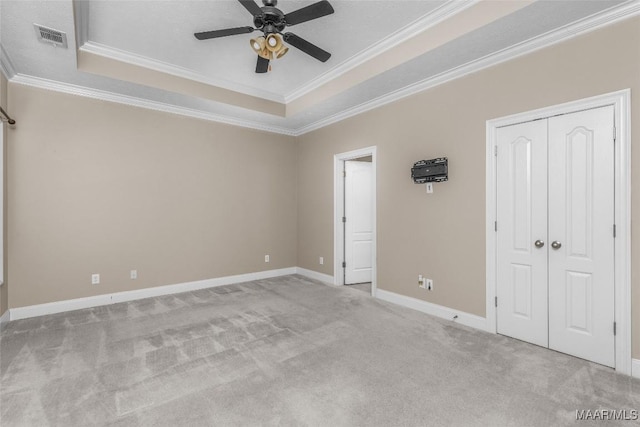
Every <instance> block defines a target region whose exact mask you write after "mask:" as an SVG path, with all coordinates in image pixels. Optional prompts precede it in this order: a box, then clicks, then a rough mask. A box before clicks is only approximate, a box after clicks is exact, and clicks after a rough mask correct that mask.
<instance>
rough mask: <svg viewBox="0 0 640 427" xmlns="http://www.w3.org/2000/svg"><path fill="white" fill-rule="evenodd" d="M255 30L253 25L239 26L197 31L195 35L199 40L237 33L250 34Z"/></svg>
mask: <svg viewBox="0 0 640 427" xmlns="http://www.w3.org/2000/svg"><path fill="white" fill-rule="evenodd" d="M253 30H254V28H253V27H237V28H227V29H224V30H215V31H204V32H202V33H195V34H194V36H196V38H197V39H198V40H207V39H215V38H218V37H226V36H235V35H236V34H249V33H252V32H253Z"/></svg>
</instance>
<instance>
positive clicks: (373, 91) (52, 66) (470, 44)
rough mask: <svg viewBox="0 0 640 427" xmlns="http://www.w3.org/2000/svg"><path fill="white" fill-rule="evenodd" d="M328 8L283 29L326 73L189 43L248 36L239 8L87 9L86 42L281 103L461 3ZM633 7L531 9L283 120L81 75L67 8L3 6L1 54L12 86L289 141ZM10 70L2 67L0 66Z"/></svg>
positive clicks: (542, 4) (340, 1)
mask: <svg viewBox="0 0 640 427" xmlns="http://www.w3.org/2000/svg"><path fill="white" fill-rule="evenodd" d="M330 1H331V4H332V5H333V7H334V8H335V10H336V13H335V14H334V15H330V16H327V17H323V18H320V19H318V20H316V21H311V22H307V23H303V24H300V25H297V26H295V27H290V31H292V32H295V33H296V34H298V35H300V36H302V37H304V38H306V39H308V40H309V41H311V42H313V43H315V44H317V45H319V46H320V47H322V48H324V49H325V50H328V51H330V52H331V53H332V54H333V56H332V58H331V59H330V60H329V61H328V62H327V63H325V64H323V63H321V62H318V61H316V60H315V59H313V58H311V57H308V56H307V55H305V54H304V53H303V52H301V51H298V50H296V49H295V48H292V49H291V50H290V52H289V53H288V54H287V55H286V56H285V57H284V58H283V59H281V60H278V61H276V62H275V63H274V65H273V71H272V72H270V73H268V74H264V75H256V74H255V73H254V68H255V54H254V53H253V52H252V51H251V49H250V47H249V42H248V39H250V38H251V35H239V36H232V37H228V38H225V39H216V40H208V41H197V40H196V39H195V38H194V37H193V32H196V31H206V30H210V29H219V28H226V27H234V26H245V25H249V24H250V21H251V16H250V14H249V13H248V12H247V11H246V10H245V9H244V8H243V7H242V6H241V5H240V4H239V3H238V2H237V1H236V0H216V1H185V0H181V1H166V0H162V1H158V0H138V1H119V0H112V1H91V2H90V4H89V8H88V19H87V20H86V25H87V34H86V38H87V40H88V41H89V42H90V43H92V44H96V45H98V46H104V47H106V48H108V49H111V50H113V51H118V52H122V53H123V54H124V55H125V56H130V57H135V58H139V57H142V58H146V59H148V60H151V61H153V62H157V63H162V64H164V65H166V66H167V67H174V68H175V69H180V70H186V71H188V72H189V73H192V74H194V75H198V76H202V79H206V80H207V81H209V82H211V83H213V84H216V85H218V86H222V87H228V88H233V89H235V90H238V91H240V92H245V93H254V92H255V93H256V94H257V93H263V94H265V93H266V95H267V96H265V97H267V98H270V97H271V96H270V95H273V96H275V97H277V98H286V97H287V96H289V95H290V94H291V93H294V92H296V91H298V90H299V88H300V87H302V86H305V85H308V84H309V83H311V82H313V81H315V80H317V79H318V78H327V76H331V75H332V73H333V74H335V73H336V72H337V70H339V69H340V66H343V65H344V64H345V63H346V62H348V61H349V60H350V59H351V58H353V57H354V56H357V55H358V54H361V53H362V52H363V51H366V50H367V49H369V50H370V48H371V47H372V46H376V44H377V43H379V42H380V41H383V40H385V39H387V38H388V37H389V36H391V35H393V34H394V33H395V34H396V35H397V34H398V32H400V31H401V30H403V29H405V28H406V27H407V26H408V25H410V24H412V23H414V22H415V21H416V20H417V19H420V18H422V19H423V20H424V19H428V18H429V16H430V15H429V14H430V13H433V12H435V13H437V12H438V10H442V9H443V8H446V7H451V6H452V5H454V6H455V4H459V3H460V2H457V3H452V2H440V1H438V2H435V1H417V0H413V1H406V0H389V1H367V0H330ZM309 3H312V2H310V1H298V0H288V1H287V0H280V1H279V4H278V7H279V8H281V9H282V10H283V11H284V12H285V13H286V12H289V11H291V10H294V9H297V8H298V7H303V6H305V5H307V4H309ZM637 3H638V2H637V1H631V2H625V1H622V0H620V1H616V0H607V1H594V0H586V1H580V0H570V1H537V2H534V3H533V4H531V5H529V6H527V7H524V8H523V9H520V10H518V11H517V12H514V13H512V14H510V15H508V16H506V17H504V18H501V19H498V20H496V21H494V22H492V23H490V24H488V25H485V26H483V27H481V28H479V29H476V30H474V31H471V32H468V33H467V34H465V35H463V36H461V37H459V38H458V39H456V40H453V41H450V42H448V43H446V44H444V45H442V46H440V47H438V48H436V49H433V50H430V51H427V52H426V53H425V54H423V55H421V56H418V57H417V58H414V59H412V60H410V61H407V62H405V63H403V64H401V65H399V66H397V67H395V68H393V69H391V70H388V71H385V72H382V73H380V74H378V75H376V76H374V77H372V78H369V79H368V80H365V81H363V82H361V83H359V84H357V85H355V86H353V87H351V88H350V89H347V90H344V91H343V92H341V93H338V94H337V95H335V96H332V97H330V98H329V99H326V100H324V101H322V102H318V103H316V104H315V105H313V106H311V107H310V108H307V109H305V110H304V111H302V112H300V113H298V114H296V115H294V116H292V117H287V118H284V117H278V116H273V115H270V114H265V113H260V112H256V111H252V110H248V109H244V108H240V107H235V106H232V105H227V104H224V103H221V102H216V101H212V100H207V99H203V98H199V97H194V96H187V95H183V94H179V93H174V92H170V91H167V90H162V89H158V88H152V87H147V86H143V85H139V84H134V83H131V82H126V81H121V80H116V79H112V78H108V77H103V76H99V75H94V74H88V73H85V72H81V71H79V70H78V69H77V66H76V46H75V37H76V29H75V23H74V5H73V2H72V1H71V0H39V1H30V0H1V1H0V43H1V45H2V48H3V51H4V52H3V53H6V55H7V56H8V58H9V59H10V68H13V71H15V73H16V76H15V77H14V79H15V81H16V82H22V83H25V84H27V83H28V84H37V85H40V86H45V87H46V86H48V87H52V88H58V89H60V88H62V90H69V88H72V89H73V90H72V91H73V92H76V93H81V94H87V93H91V94H93V95H91V96H95V94H96V93H97V94H99V95H100V96H101V97H103V98H106V99H125V98H126V99H128V100H131V102H130V103H134V104H136V102H138V100H139V103H143V104H144V103H146V104H148V105H152V106H159V107H162V108H163V109H169V110H171V109H172V108H173V109H178V110H179V111H178V110H176V111H178V112H180V111H182V112H192V113H193V114H191V115H196V116H201V117H205V118H211V119H213V120H221V121H227V122H232V123H238V124H240V125H246V126H249V127H257V128H263V129H268V130H273V131H278V132H283V133H291V134H296V133H300V131H301V130H305V129H312V128H314V127H318V126H319V125H321V124H322V123H326V122H328V121H330V120H332V117H340V116H345V115H346V114H347V112H350V111H354V112H355V111H359V110H362V109H365V108H366V106H367V105H369V104H371V101H372V100H375V99H381V98H385V97H388V96H389V94H397V93H402V91H403V90H404V88H407V87H411V86H412V85H417V84H419V83H420V82H425V81H427V82H429V81H430V79H433V80H434V81H436V80H438V78H441V76H443V75H446V74H447V73H450V72H452V70H460V69H461V67H465V66H468V64H475V63H482V61H486V59H484V60H483V59H482V58H487V57H492V56H496V55H500V52H501V51H504V50H505V49H510V48H511V49H514V46H516V47H517V46H519V45H521V44H522V43H530V42H531V41H532V40H534V41H536V40H542V41H544V40H546V39H545V38H544V37H548V34H549V33H550V32H551V33H553V32H555V33H557V34H563V33H562V28H564V27H565V26H567V25H569V24H572V23H575V22H577V21H580V20H582V19H584V18H587V17H593V16H601V15H604V14H608V15H612V13H611V11H617V10H618V9H620V10H631V11H632V12H633V13H637V11H638V8H637V7H635V8H630V7H629V5H636V4H637ZM625 13H626V12H625ZM608 15H607V16H608ZM445 22H446V21H445ZM33 23H38V24H41V25H44V26H47V27H52V28H55V29H58V30H61V31H65V32H67V34H68V39H69V48H68V49H60V48H53V47H51V46H50V45H47V44H43V43H41V42H39V41H37V40H36V37H35V31H34V29H33ZM254 34H257V33H254ZM545 34H546V35H547V36H545ZM541 37H542V38H541ZM479 61H480V62H479ZM7 63H8V61H7V58H6V57H5V58H4V61H3V64H5V65H6V64H7ZM4 68H7V67H6V66H5V67H4ZM420 84H424V83H420ZM134 101H135V102H134ZM165 107H166V108H165Z"/></svg>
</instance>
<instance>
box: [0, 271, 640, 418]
mask: <svg viewBox="0 0 640 427" xmlns="http://www.w3.org/2000/svg"><path fill="white" fill-rule="evenodd" d="M0 337H1V338H0V357H1V358H0V387H1V389H0V405H1V408H0V410H1V412H0V414H1V418H0V425H2V426H3V427H8V426H47V425H58V426H90V425H118V426H138V425H145V426H205V425H216V426H224V425H238V426H247V425H296V426H299V425H312V426H322V425H324V426H430V425H433V426H545V427H547V426H556V425H574V424H576V422H575V417H576V409H594V410H595V409H598V408H601V409H627V410H632V409H636V410H637V409H640V381H638V380H637V379H631V378H630V377H626V376H622V375H618V374H616V373H615V372H614V371H612V370H611V369H608V368H605V367H602V366H599V365H595V364H592V363H589V362H586V361H583V360H580V359H576V358H573V357H570V356H566V355H563V354H559V353H556V352H553V351H549V350H545V349H542V348H539V347H536V346H533V345H529V344H526V343H524V342H520V341H517V340H513V339H509V338H506V337H502V336H498V335H491V334H486V333H482V332H479V331H476V330H472V329H469V328H466V327H463V326H459V325H457V324H453V323H452V322H448V321H444V320H440V319H436V318H433V317H430V316H428V315H425V314H422V313H418V312H415V311H412V310H409V309H405V308H402V307H398V306H394V305H392V304H388V303H385V302H381V301H378V300H375V299H373V298H371V297H370V296H369V295H367V294H366V293H365V292H362V291H360V290H357V289H349V288H348V287H344V288H335V287H330V286H326V285H323V284H320V283H319V282H315V281H312V280H309V279H306V278H303V277H301V276H286V277H281V278H276V279H270V280H259V281H255V282H249V283H243V284H238V285H231V286H225V287H219V288H212V289H207V290H201V291H196V292H189V293H184V294H177V295H172V296H165V297H158V298H150V299H146V300H140V301H135V302H129V303H122V304H116V305H111V306H105V307H98V308H93V309H86V310H79V311H75V312H69V313H64V314H58V315H51V316H46V317H39V318H33V319H25V320H22V321H14V322H10V323H9V324H8V325H7V326H6V327H5V328H4V330H3V331H2V333H1V335H0ZM577 424H578V425H590V423H589V422H579V423H577ZM633 424H634V422H621V425H633ZM608 425H610V424H608Z"/></svg>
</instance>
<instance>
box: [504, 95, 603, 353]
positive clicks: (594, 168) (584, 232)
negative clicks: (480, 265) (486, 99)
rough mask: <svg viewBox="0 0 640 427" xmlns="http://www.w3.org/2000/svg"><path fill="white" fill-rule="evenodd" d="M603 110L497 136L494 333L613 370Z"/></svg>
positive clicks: (506, 130)
mask: <svg viewBox="0 0 640 427" xmlns="http://www.w3.org/2000/svg"><path fill="white" fill-rule="evenodd" d="M613 115H614V111H613V107H602V108H597V109H592V110H587V111H581V112H576V113H572V114H565V115H561V116H556V117H552V118H549V119H543V120H537V121H534V122H528V123H522V124H518V125H513V126H508V127H504V128H500V129H499V130H498V138H497V145H498V160H497V182H498V184H497V196H498V198H497V220H498V240H497V242H498V249H497V250H498V252H497V255H498V256H497V262H498V265H497V272H498V276H497V295H498V309H497V317H498V325H497V326H498V333H501V334H504V335H508V336H512V337H514V338H518V339H522V340H525V341H528V342H531V343H534V344H538V345H541V346H545V347H549V348H551V349H554V350H557V351H561V352H564V353H567V354H571V355H574V356H577V357H581V358H584V359H588V360H591V361H594V362H597V363H600V364H603V365H607V366H614V364H615V353H614V351H615V336H614V330H613V322H614V235H613V232H614V230H613V224H614V199H613V197H614V136H613V123H614V116H613Z"/></svg>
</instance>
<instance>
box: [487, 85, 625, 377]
mask: <svg viewBox="0 0 640 427" xmlns="http://www.w3.org/2000/svg"><path fill="white" fill-rule="evenodd" d="M606 105H613V107H614V111H615V126H616V129H617V131H618V135H617V139H616V144H615V200H616V205H615V222H616V235H617V236H616V239H615V254H616V256H615V308H616V310H615V321H616V324H617V334H616V340H615V341H616V350H615V353H616V361H615V366H616V370H617V371H618V372H620V373H622V374H627V375H631V344H632V342H631V90H629V89H626V90H621V91H618V92H613V93H608V94H603V95H598V96H594V97H591V98H586V99H582V100H578V101H572V102H567V103H564V104H560V105H554V106H551V107H547V108H540V109H538V110H534V111H528V112H524V113H519V114H514V115H511V116H508V117H502V118H498V119H494V120H488V121H487V125H486V126H487V140H486V167H487V170H486V192H487V194H486V227H485V229H486V233H487V234H486V236H487V238H486V295H487V298H486V310H487V327H488V328H487V329H488V330H489V331H491V332H494V333H495V332H496V307H495V304H494V298H495V296H496V250H497V244H496V236H495V231H494V221H495V220H496V204H495V201H496V175H495V168H496V164H495V159H494V154H493V153H494V151H493V150H494V148H493V147H494V146H495V139H496V130H497V129H498V128H499V127H503V126H508V125H513V124H517V123H523V122H528V121H532V120H536V119H542V118H547V117H552V116H555V115H558V114H567V113H571V112H575V111H580V110H586V109H591V108H597V107H603V106H606ZM498 226H500V225H499V224H498Z"/></svg>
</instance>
